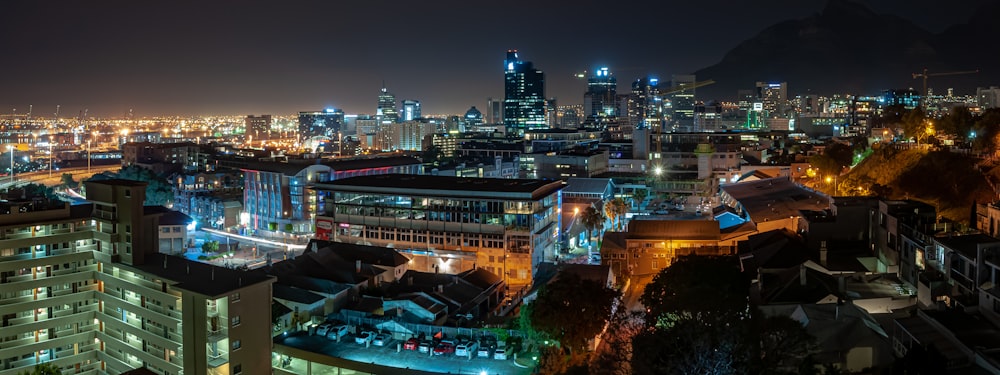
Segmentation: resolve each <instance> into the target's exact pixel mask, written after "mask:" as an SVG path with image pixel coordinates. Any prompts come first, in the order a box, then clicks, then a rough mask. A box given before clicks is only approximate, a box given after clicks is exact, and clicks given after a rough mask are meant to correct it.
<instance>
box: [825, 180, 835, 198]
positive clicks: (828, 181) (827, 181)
mask: <svg viewBox="0 0 1000 375" xmlns="http://www.w3.org/2000/svg"><path fill="white" fill-rule="evenodd" d="M830 182H833V194H831V195H837V175H834V176H833V177H832V178H831V177H830V176H826V183H827V184H829V183H830Z"/></svg>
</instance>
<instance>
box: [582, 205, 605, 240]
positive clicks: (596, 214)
mask: <svg viewBox="0 0 1000 375" xmlns="http://www.w3.org/2000/svg"><path fill="white" fill-rule="evenodd" d="M581 215H582V216H581V220H583V221H582V222H583V227H584V228H587V239H588V240H589V239H591V238H593V237H594V231H595V230H601V229H604V214H603V213H601V211H599V210H598V209H596V208H594V206H590V207H587V209H585V210H583V213H581Z"/></svg>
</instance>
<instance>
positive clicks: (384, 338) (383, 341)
mask: <svg viewBox="0 0 1000 375" xmlns="http://www.w3.org/2000/svg"><path fill="white" fill-rule="evenodd" d="M389 341H392V336H390V335H389V334H388V333H379V334H377V335H375V339H373V340H372V344H374V345H375V346H386V345H389Z"/></svg>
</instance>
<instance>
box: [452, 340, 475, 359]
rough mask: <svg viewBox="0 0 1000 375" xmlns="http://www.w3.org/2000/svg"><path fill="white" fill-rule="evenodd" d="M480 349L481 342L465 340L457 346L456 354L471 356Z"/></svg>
mask: <svg viewBox="0 0 1000 375" xmlns="http://www.w3.org/2000/svg"><path fill="white" fill-rule="evenodd" d="M476 349H479V344H478V343H476V342H475V341H472V342H464V343H461V344H459V345H458V346H456V347H455V355H456V356H459V357H469V356H471V355H472V353H475V352H476Z"/></svg>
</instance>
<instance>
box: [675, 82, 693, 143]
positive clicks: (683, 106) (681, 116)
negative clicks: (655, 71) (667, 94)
mask: <svg viewBox="0 0 1000 375" xmlns="http://www.w3.org/2000/svg"><path fill="white" fill-rule="evenodd" d="M695 83H696V81H695V76H694V75H692V74H675V75H673V76H672V77H671V79H670V88H671V90H674V93H673V95H671V99H670V102H671V105H672V108H673V123H674V129H673V130H680V131H688V130H690V129H692V128H693V127H694V105H695V92H694V90H695V89H694V85H695ZM684 87H691V88H690V89H684Z"/></svg>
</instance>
